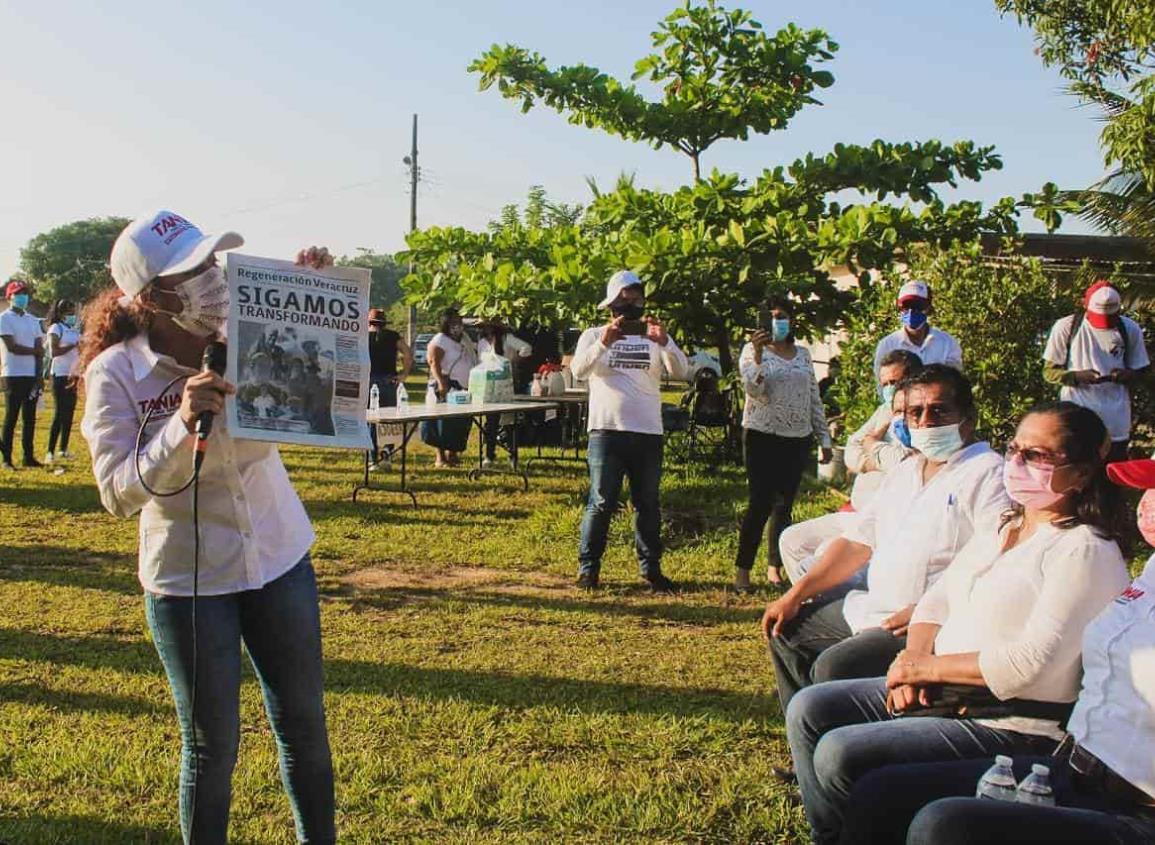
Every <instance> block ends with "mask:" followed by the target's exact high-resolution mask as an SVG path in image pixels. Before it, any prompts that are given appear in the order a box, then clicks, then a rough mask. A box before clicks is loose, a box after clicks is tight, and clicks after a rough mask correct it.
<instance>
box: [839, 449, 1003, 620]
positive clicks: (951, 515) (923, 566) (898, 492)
mask: <svg viewBox="0 0 1155 845" xmlns="http://www.w3.org/2000/svg"><path fill="white" fill-rule="evenodd" d="M925 462H926V459H925V458H924V457H923V456H922V455H920V454H918V453H917V452H916V453H915V454H913V455H911V456H910V457H909V458H907V459H906V460H905V461H903V462H902V463H901V464H899V465H898V466H897V467H895V468H894V469H892V470H891V471H890V472H888V473H886V478H885V480H884V481H883V483H882V487H881V488H880V489H879V491H878V493H877V494H876V495H875V496H874V498H873V499H872V500H871V502H870V504H869V505H868V506H867V508H866V510H864V511H862V513H861V514H860V515H859V518H858V519H857V520H855V521H854V522H853V523H852V524H851V527H850V528H849V529H848V530H847V531H846V533H845V534H843V536H844V537H845V538H846V539H847V540H851V541H853V542H855V543H861V544H862V545H865V546H870V548H871V549H872V553H871V558H870V568H869V569H868V570H867V574H866V589H865V590H854V591H852V592H851V593H849V594H848V595H847V596H846V600H845V603H844V605H843V615H844V616H845V617H846V624H847V625H849V626H850V629H851V630H852V631H854V632H855V633H858V632H859V631H862V630H865V629H866V628H875V627H878V625H880V624H881V623H882V620H884V619H886V617H888V616H890V615H891V614H892V613H895V612H897V611H899V610H901V609H902V608H904V607H906V606H907V605H910V604H914V603H916V602H917V601H918V600H919V599H921V598H922V597H923V595H924V594H925V593H926V591H927V589H928V588H929V587H930V586H931V585H932V584H934V582H935V581H937V580H938V578H939V576H940V575H941V574H942V572H943V570H944V569H946V568H947V566H948V565H949V564H950V562H951V561H952V560H954V558H955V555H957V554H958V552H959V550H960V549H961V548H962V547H963V546H965V545H966V544H967V543H968V542H970V539H971V536H972V535H973V534H974V533H975V531H976V530H987V531H990V532H992V533H993V532H994V531H996V530H998V523H999V519H1000V517H1001V516H1002V514H1003V513H1004V512H1005V511H1006V510H1007V509H1008V508H1009V507H1010V506H1011V500H1010V499H1009V498H1008V497H1007V492H1006V489H1005V488H1004V487H1003V459H1002V456H1001V455H998V454H996V453H995V452H994V451H993V450H992V449H991V447H990V446H988V445H987V444H986V443H972V444H971V445H970V446H967V447H966V448H964V449H960V450H959V451H958V452H956V453H955V454H953V455H951V457H950V459H949V460H948V461H947V462H946V466H944V467H942V468H941V469H940V470H939V471H938V472H937V473H936V474H935V476H934V477H933V478H932V479H931V480H930V482H929V483H928V484H923V481H922V469H923V466H924V464H925Z"/></svg>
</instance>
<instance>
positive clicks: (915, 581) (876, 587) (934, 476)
mask: <svg viewBox="0 0 1155 845" xmlns="http://www.w3.org/2000/svg"><path fill="white" fill-rule="evenodd" d="M905 394H906V410H905V414H906V422H907V425H908V426H909V427H910V433H911V442H912V444H913V446H914V448H915V449H916V450H917V452H916V454H914V455H912V456H911V457H908V458H907V459H906V460H904V461H903V462H902V463H901V464H900V465H899V466H898V467H896V468H895V469H894V470H892V471H891V472H889V473H887V476H886V479H885V481H884V482H883V485H882V488H881V489H880V490H879V491H878V494H877V495H876V496H875V497H874V500H873V501H872V502H871V504H870V505H869V506H868V507H867V508H866V510H865V511H863V512H862V514H861V516H860V518H859V519H858V520H856V521H855V524H854V525H853V526H852V527H851V529H850V530H849V531H848V532H847V533H846V534H844V535H843V536H841V537H839V538H838V539H837V540H835V541H834V542H833V543H831V545H830V548H829V549H827V551H826V554H824V555H823V556H822V559H821V560H819V561H818V562H817V563H815V564H814V566H813V567H812V568H811V569H810V571H809V572H807V573H806V574H805V575H804V576H802V578H801V579H799V581H798V582H797V583H796V584H794V586H792V587H791V588H790V589H789V590H788V591H787V592H786V593H785V594H784V595H783V596H782V597H781V598H779V599H777V600H776V601H773V602H771V603H770V604H769V605H768V606H767V608H766V612H765V614H764V615H763V617H762V632H763V635H764V637H765V638H766V640H767V642H768V643H769V645H770V653H771V657H772V659H773V662H774V674H775V675H776V676H777V680H778V696H779V699H780V700H781V703H782V710H783V712H785V711H786V705H787V704H789V702H790V699H791V698H792V697H793V696H794V694H795V693H796V692H797V691H798V690H799V689H801V688H803V687H806V686H809V685H810V684H814V683H820V682H822V681H830V680H838V679H841V678H864V677H866V678H868V677H874V676H878V675H885V674H886V670H887V668H888V667H889V666H890V663H891V661H892V660H893V659H894V656H895V655H896V654H898V652H899V651H901V650H902V649H903V648H904V646H905V641H906V637H905V633H906V626H907V625H908V623H909V621H910V613H911V611H912V610H913V607H914V604H915V603H916V602H918V600H919V599H920V598H922V596H923V594H924V593H925V592H926V590H927V589H928V588H929V587H930V586H931V585H932V584H933V583H934V582H935V581H936V580H938V578H939V576H940V575H941V574H942V572H943V570H944V569H946V567H947V566H948V565H949V564H950V562H951V561H952V560H953V559H954V556H955V554H956V553H957V552H958V550H959V549H961V548H962V547H963V546H964V545H966V543H967V541H968V540H970V538H971V535H972V534H973V533H974V531H975V529H976V527H977V526H993V525H995V524H997V522H998V520H999V518H1000V516H1001V515H1002V513H1003V512H1004V511H1005V510H1006V509H1007V508H1008V507H1010V504H1011V502H1010V499H1009V498H1008V497H1007V493H1006V490H1005V488H1004V486H1003V479H1002V466H1003V459H1002V457H1001V456H999V455H998V454H996V453H995V452H994V451H992V450H991V448H990V446H988V445H987V444H986V443H984V442H980V441H976V439H975V424H976V421H977V411H976V408H975V404H974V396H973V394H972V391H971V386H970V382H969V381H968V380H967V378H966V377H965V376H964V375H963V374H962V373H960V372H959V371H958V370H956V369H955V368H953V367H948V366H944V365H940V364H935V365H931V366H929V367H927V368H926V369H924V370H923V371H922V372H921V373H919V374H918V375H916V376H914V377H913V378H912V379H910V381H909V382H908V383H907V386H906V388H905ZM867 563H869V564H870V570H869V572H868V573H867V585H866V588H865V589H862V590H854V591H852V592H851V593H849V594H848V595H847V596H846V597H845V598H841V599H835V600H833V601H812V600H813V599H815V598H816V597H818V596H821V595H822V594H824V593H828V592H829V591H830V590H832V589H833V588H835V587H837V586H839V585H840V584H842V583H843V582H845V581H846V580H847V579H849V578H851V577H853V576H854V575H855V574H856V573H857V572H858V571H859V570H861V569H863V568H864V567H865V566H866V565H867Z"/></svg>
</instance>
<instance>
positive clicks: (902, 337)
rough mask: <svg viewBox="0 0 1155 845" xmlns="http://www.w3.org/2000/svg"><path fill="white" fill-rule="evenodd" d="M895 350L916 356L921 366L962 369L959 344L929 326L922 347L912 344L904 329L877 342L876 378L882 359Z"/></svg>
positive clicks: (875, 354) (944, 333) (875, 355)
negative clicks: (939, 365) (942, 366)
mask: <svg viewBox="0 0 1155 845" xmlns="http://www.w3.org/2000/svg"><path fill="white" fill-rule="evenodd" d="M896 349H905V350H906V351H907V352H913V353H914V354H915V355H917V356H918V357H919V358H920V359H921V360H922V363H923V364H949V365H950V366H952V367H954V368H955V369H956V370H961V369H962V368H963V358H962V347H961V346H959V342H958V341H957V340H955V339H954V337H952V336H951V335H949V334H947V333H946V332H944V331H943V330H942V329H936V328H935V327H934V326H931V327H930V329H929V330H928V331H927V333H926V337H925V338H923V341H922V346H919V345H917V344H916V343H914V342H913V341H912V340H911V339H910V336H909V335H907V333H906V327H905V326H904V327H903V328H901V329H899V330H898V331H895V332H891V333H890V334H888V335H887V336H886V337H884V338H883V339H882V340H880V341H879V342H878V346H876V347H875V349H874V375H875V378H877V377H878V371H879V368H880V367H881V366H882V359H883V358H885V357H886V356H887V355H888V354H889V353H891V352H893V351H894V350H896Z"/></svg>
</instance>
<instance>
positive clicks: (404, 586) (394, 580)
mask: <svg viewBox="0 0 1155 845" xmlns="http://www.w3.org/2000/svg"><path fill="white" fill-rule="evenodd" d="M340 584H341V586H342V587H343V588H345V590H347V591H350V592H353V593H364V592H375V591H378V590H393V591H399V592H403V593H415V594H427V595H429V594H434V593H445V592H457V593H469V592H485V593H506V594H510V595H519V594H536V595H541V594H544V593H551V592H556V591H559V590H566V589H569V587H570V582H569V580H568V579H566V578H563V577H561V576H559V575H549V574H545V573H540V572H513V571H509V570H501V569H488V568H486V567H484V566H447V567H439V568H437V569H421V570H418V569H411V568H408V567H403V566H371V567H368V568H366V569H359V570H357V571H356V572H352V573H350V574H348V575H345V576H344V577H342V578H341V579H340Z"/></svg>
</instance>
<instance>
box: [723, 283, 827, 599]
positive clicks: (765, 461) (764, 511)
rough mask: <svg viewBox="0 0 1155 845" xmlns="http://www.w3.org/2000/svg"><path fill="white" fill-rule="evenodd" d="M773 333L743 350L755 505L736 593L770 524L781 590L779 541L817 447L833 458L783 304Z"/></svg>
mask: <svg viewBox="0 0 1155 845" xmlns="http://www.w3.org/2000/svg"><path fill="white" fill-rule="evenodd" d="M767 311H768V313H769V317H770V326H769V327H768V328H769V331H767V330H766V329H765V328H759V329H758V330H756V331H755V332H754V334H753V335H752V336H751V338H750V342H749V343H747V344H746V345H745V346H744V347H743V348H742V353H741V355H739V356H738V367H739V370H740V371H741V374H742V387H743V389H744V390H745V391H746V403H745V407H744V409H743V411H742V439H743V445H744V447H745V448H744V449H743V452H744V453H745V463H746V481H747V483H748V485H749V488H750V499H749V502H748V503H747V505H746V515H745V517H743V519H742V528H741V531H740V532H739V534H738V554H737V559H736V560H735V562H734V567H735V569H736V574H735V577H734V589H735V590H738V591H739V592H744V591H746V590H749V589H750V570H751V568H753V566H754V558H755V557H756V556H757V554H758V549H759V547H760V546H761V545H762V538H763V535H764V533H765V529H766V522H767V520H769V521H770V539H769V544H768V548H767V551H768V556H769V566H768V567H767V570H766V576H767V579H768V580H769V581H770V582H771V583H773V584H780V583H781V582H782V575H781V570H782V558H781V557H780V556H779V552H778V539H779V537H780V536H781V534H782V531H783V530H784V529H785V528H786V526H788V525H789V524H790V515H791V511H792V510H793V508H794V497H795V496H796V495H797V493H798V487H799V485H800V484H801V483H802V472H803V470H805V468H806V461H807V459H808V458H809V457H810V454H811V451H810V450H811V449H813V448H814V441H816V440H817V441H818V445H819V448H820V450H821V457H820V458H819V461H820V462H821V463H828V462H829V461H830V459H831V457H832V455H833V450H832V448H831V442H830V430H829V429H828V428H827V427H826V413H825V411H824V410H823V408H822V397H821V396H820V395H819V393H818V379H817V378H816V377H815V375H814V364H813V363H812V362H811V360H810V353H809V352H808V351H807V350H806V349H804V348H803V347H801V346H798V345H796V344H795V343H794V327H793V325H792V322H791V313H790V309H789V306H788V305H787V303H786V302H782V301H776V302H769V303H767Z"/></svg>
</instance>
